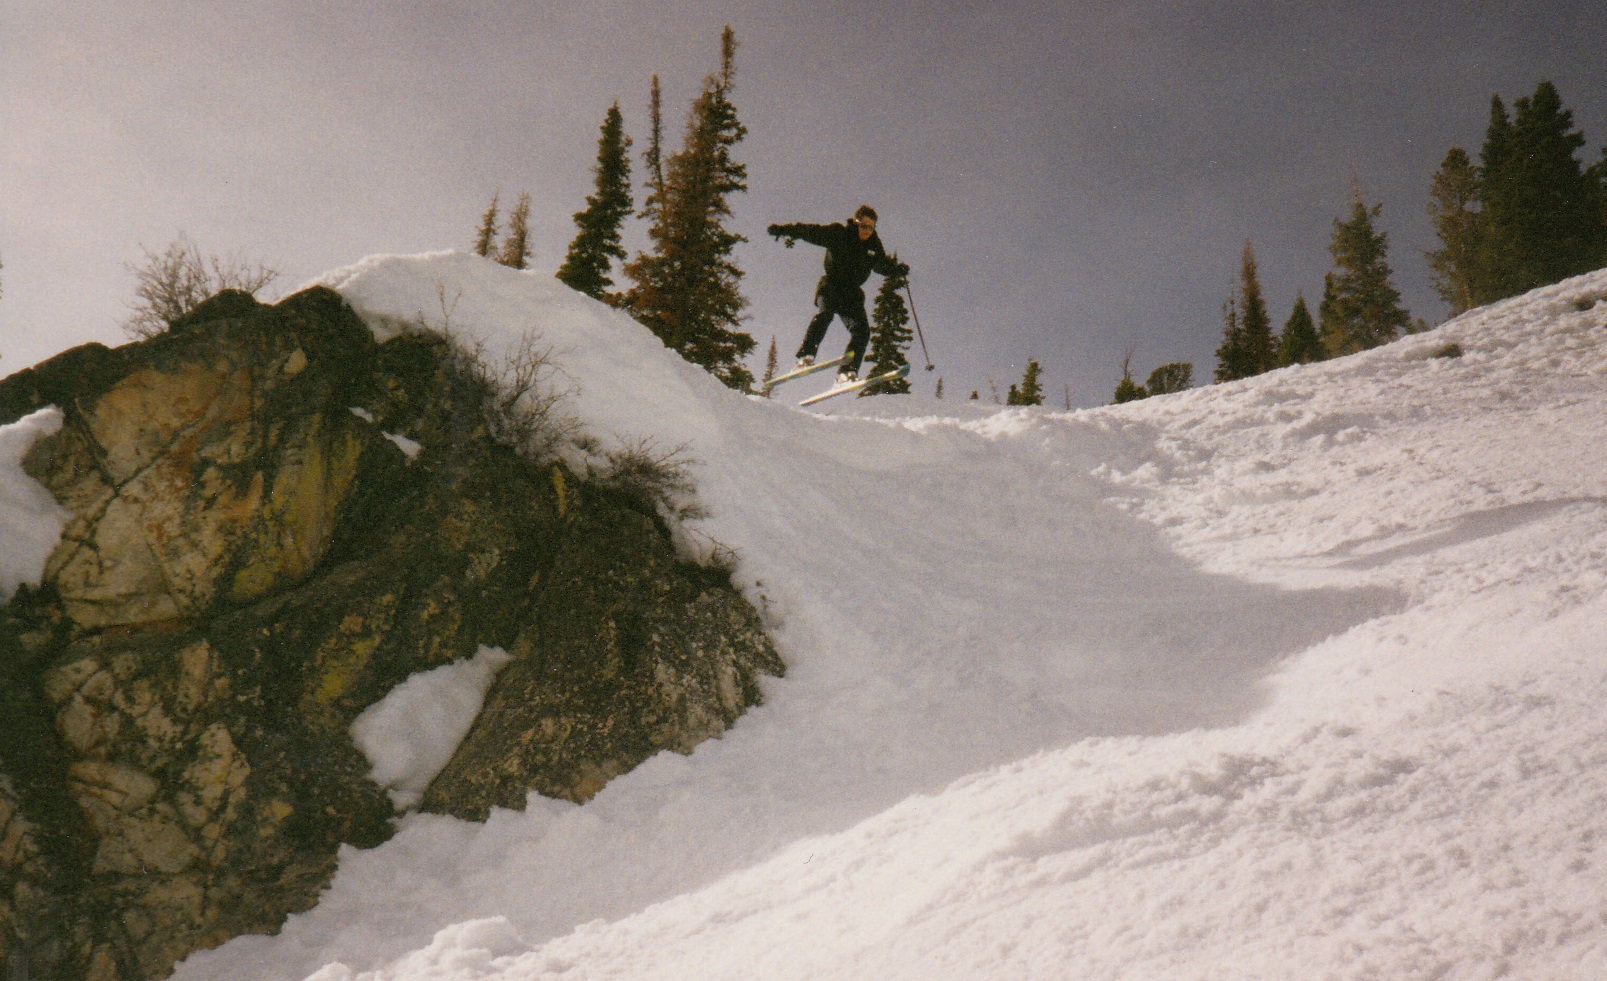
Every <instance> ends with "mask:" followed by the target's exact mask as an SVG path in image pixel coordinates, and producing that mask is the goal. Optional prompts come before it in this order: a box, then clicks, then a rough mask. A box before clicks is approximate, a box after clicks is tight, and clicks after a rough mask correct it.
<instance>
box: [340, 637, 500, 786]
mask: <svg viewBox="0 0 1607 981" xmlns="http://www.w3.org/2000/svg"><path fill="white" fill-rule="evenodd" d="M511 660H513V656H512V655H511V654H509V653H508V652H507V651H504V650H502V649H501V648H496V647H482V648H480V650H479V652H478V653H476V654H475V655H474V657H471V658H469V659H468V660H464V661H456V662H454V663H452V664H443V665H441V666H440V667H438V668H431V669H430V670H428V671H420V672H418V673H417V674H414V675H413V676H412V677H410V678H407V679H406V680H404V681H403V682H402V683H401V684H399V685H397V686H396V687H395V688H392V689H391V691H390V693H389V694H387V695H386V696H385V697H384V698H382V699H380V700H379V701H377V702H375V703H374V704H373V705H370V706H369V707H368V708H366V709H364V710H363V713H362V714H361V715H359V716H358V717H357V718H356V719H354V720H353V721H352V726H351V733H352V742H353V743H355V744H356V745H357V748H358V749H360V750H362V751H363V755H364V756H366V757H368V762H370V763H372V764H373V765H374V769H373V772H372V773H371V774H370V776H371V777H372V779H373V781H374V782H375V783H377V784H379V785H380V786H381V787H384V788H385V789H386V790H388V791H390V795H391V800H393V801H395V802H396V806H397V807H398V808H399V809H401V810H407V809H409V808H412V807H414V806H416V805H417V804H418V802H419V800H420V798H422V797H423V796H424V790H425V788H427V787H429V785H430V781H431V780H434V779H435V777H436V775H437V774H439V773H440V772H441V771H442V770H443V769H445V768H446V765H447V764H448V763H450V762H451V761H452V754H453V753H455V752H457V748H458V744H459V743H461V742H463V737H464V736H466V735H468V734H469V728H470V727H471V726H473V725H474V719H475V716H477V715H479V714H480V706H481V705H483V704H484V703H485V694H486V692H488V691H490V690H491V682H493V681H495V680H496V677H497V671H498V670H500V669H501V668H502V666H503V665H505V664H507V663H508V662H509V661H511Z"/></svg>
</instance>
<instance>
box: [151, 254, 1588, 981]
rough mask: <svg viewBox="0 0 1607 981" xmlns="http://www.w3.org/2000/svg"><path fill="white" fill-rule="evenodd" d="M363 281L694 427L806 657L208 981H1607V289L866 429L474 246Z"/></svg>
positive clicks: (865, 404) (359, 288)
mask: <svg viewBox="0 0 1607 981" xmlns="http://www.w3.org/2000/svg"><path fill="white" fill-rule="evenodd" d="M324 281H325V282H327V283H328V284H330V285H332V286H334V287H335V288H337V289H338V290H339V291H340V292H341V293H342V294H343V295H344V296H346V298H347V299H348V301H349V302H351V303H352V304H353V306H354V307H355V308H356V309H357V310H358V311H359V312H360V313H361V314H363V316H364V317H365V319H367V320H368V321H369V322H370V323H371V324H372V325H373V326H374V327H375V329H376V331H377V332H381V333H382V334H383V332H384V331H386V330H390V329H395V326H396V325H397V324H398V323H402V322H405V321H408V320H420V319H422V320H424V321H425V322H429V321H430V320H431V319H432V316H433V317H434V318H435V319H437V320H438V321H439V322H438V323H436V324H435V326H448V327H450V329H451V330H453V331H454V332H456V333H459V334H461V335H462V336H464V337H466V338H468V339H471V340H478V341H479V342H480V343H482V344H483V345H485V346H486V347H487V349H488V350H491V351H493V352H494V351H495V350H499V349H509V348H510V347H512V346H513V345H515V344H516V343H517V339H518V337H519V336H520V335H521V334H522V333H523V332H524V331H526V330H527V329H535V330H536V331H538V332H539V333H540V335H541V338H542V342H543V343H544V344H546V345H547V346H548V347H550V349H551V351H552V354H553V356H554V358H555V359H556V360H557V361H558V362H559V364H560V365H561V366H562V367H563V370H564V377H565V382H564V384H565V385H566V386H567V387H568V389H569V403H568V404H569V407H570V409H571V410H572V411H573V412H574V413H575V415H576V416H577V417H578V418H580V419H582V420H583V421H584V422H585V423H586V424H587V426H588V427H589V428H590V429H591V431H592V432H593V434H594V435H595V436H596V437H598V439H599V440H601V441H602V442H604V443H607V442H609V441H617V442H627V443H628V442H630V441H633V440H642V439H649V440H652V441H654V442H655V443H656V444H657V445H660V446H662V447H665V448H675V447H684V450H683V452H684V454H685V455H686V456H687V458H688V459H690V460H691V461H692V462H693V468H692V469H693V475H694V476H695V478H696V480H697V482H698V486H699V494H700V498H701V503H702V504H703V506H704V507H705V508H706V509H707V511H708V512H709V517H708V518H707V519H705V520H702V521H699V522H696V523H694V524H692V525H689V526H688V527H687V528H686V529H684V531H685V534H684V537H685V539H686V544H687V546H688V547H689V548H699V547H714V545H713V543H718V545H719V546H720V547H724V548H729V549H731V550H733V551H734V552H735V554H736V556H737V558H738V578H739V580H740V583H741V585H742V586H743V588H744V589H745V591H746V592H747V594H748V595H749V597H750V599H752V600H753V601H754V602H755V603H756V604H758V605H760V606H761V608H762V609H764V610H765V611H766V612H767V616H768V617H769V619H770V622H771V625H772V629H773V632H774V635H775V637H776V640H777V643H778V646H779V647H780V649H781V651H782V653H783V656H784V657H785V658H786V660H787V662H788V665H789V673H788V676H787V678H786V679H785V680H784V681H772V682H770V683H769V686H768V688H767V704H766V705H765V706H763V707H761V708H759V709H756V710H754V711H752V712H750V713H749V714H748V715H747V716H745V717H744V718H743V719H742V720H741V722H739V723H738V725H736V727H735V728H733V729H732V730H731V731H730V732H729V733H727V735H726V736H725V737H724V738H722V739H719V740H715V741H711V742H708V743H705V744H703V745H702V746H701V747H699V749H698V750H697V751H696V752H695V753H694V754H693V755H692V756H690V757H680V756H675V755H671V754H664V755H660V756H659V757H656V758H654V759H652V760H650V761H648V762H647V763H646V764H644V765H642V766H641V767H639V768H638V769H637V770H636V771H634V772H632V773H630V774H628V775H626V776H624V777H621V778H618V779H617V780H615V781H614V782H613V783H612V784H610V785H609V786H608V787H607V788H606V789H605V790H604V791H603V792H602V793H600V794H599V795H598V796H597V797H596V798H595V799H594V800H593V801H591V802H590V803H588V804H587V805H585V806H584V807H576V806H573V805H569V804H559V803H555V802H550V801H544V800H540V799H532V800H531V801H530V804H529V806H528V808H527V809H526V810H525V811H523V812H511V811H498V812H495V813H494V814H493V816H492V817H491V819H490V820H489V821H487V822H486V823H484V824H481V825H476V824H469V823H465V822H460V821H456V820H452V819H446V818H440V817H433V816H427V815H413V816H410V817H408V818H406V819H405V820H404V823H403V825H402V827H401V829H400V832H399V833H398V834H397V836H396V837H395V838H394V839H393V840H392V841H391V842H389V843H387V844H386V845H384V846H382V847H380V848H376V849H373V850H371V851H366V852H358V851H347V852H346V853H345V854H344V856H343V860H342V865H341V871H340V873H339V874H338V876H337V878H336V880H335V883H334V884H333V886H332V887H331V888H330V890H329V891H328V892H327V894H326V895H325V897H324V899H323V900H322V902H321V903H320V905H319V906H318V907H317V908H316V909H314V910H313V911H311V912H309V913H307V914H305V915H301V916H297V917H293V918H292V919H291V921H290V922H289V923H288V924H287V926H286V928H285V929H284V931H283V932H282V934H281V935H280V936H278V937H273V938H267V937H245V938H239V939H237V940H235V941H232V942H230V943H229V944H226V945H225V946H223V947H221V948H219V949H218V950H215V951H211V952H208V953H205V954H198V955H195V956H193V957H191V958H190V960H189V961H187V962H185V963H184V964H182V965H181V966H180V968H179V970H178V973H177V974H176V975H175V976H176V977H177V978H179V979H181V981H194V979H202V978H216V979H223V978H235V979H237V978H262V979H281V978H282V979H300V978H307V977H309V976H311V977H314V978H317V979H318V981H352V979H358V978H361V979H365V981H380V979H385V981H413V979H424V978H429V979H432V981H442V979H464V981H467V979H476V981H479V979H504V981H513V979H520V981H523V979H535V978H547V977H563V978H569V979H575V978H700V979H701V978H745V979H746V978H756V977H762V978H798V979H805V978H808V979H821V978H843V979H849V978H869V977H875V978H911V979H914V978H966V979H973V978H1000V979H1005V978H1009V979H1017V978H1035V977H1037V978H1063V977H1077V978H1084V979H1098V978H1112V979H1114V978H1123V979H1132V978H1167V979H1169V981H1170V979H1188V978H1200V979H1204V978H1269V979H1270V978H1289V977H1302V978H1310V977H1324V978H1372V977H1445V978H1484V977H1520V978H1558V979H1562V978H1569V979H1578V978H1589V977H1607V902H1604V900H1607V885H1604V884H1607V859H1604V857H1603V855H1602V854H1601V843H1602V840H1603V836H1604V832H1607V817H1604V816H1603V815H1604V814H1607V721H1604V720H1603V715H1602V712H1601V709H1600V707H1601V705H1602V704H1603V703H1604V701H1607V657H1604V650H1603V647H1604V643H1607V642H1604V641H1603V640H1602V638H1603V637H1607V562H1604V557H1607V506H1604V505H1607V488H1604V482H1607V478H1604V473H1607V467H1604V464H1607V448H1604V445H1603V441H1602V439H1601V437H1600V434H1601V433H1602V432H1604V431H1607V398H1604V395H1607V381H1604V379H1607V353H1604V352H1607V345H1604V343H1603V342H1604V341H1607V271H1604V272H1601V273H1596V274H1593V275H1590V276H1586V277H1581V278H1579V279H1575V280H1571V281H1569V282H1565V283H1562V284H1559V285H1557V286H1554V287H1550V288H1547V289H1544V290H1540V291H1537V292H1535V293H1532V294H1529V295H1527V296H1524V297H1520V298H1517V299H1514V300H1511V301H1508V302H1505V303H1502V304H1498V305H1495V306H1492V307H1489V308H1485V309H1482V310H1478V311H1474V312H1472V313H1469V314H1467V315H1464V316H1463V317H1461V318H1458V319H1457V320H1454V321H1452V322H1450V323H1449V324H1446V325H1445V326H1443V327H1441V328H1439V329H1438V330H1435V331H1431V332H1429V333H1426V334H1422V335H1416V336H1412V337H1408V338H1405V339H1402V340H1401V341H1398V342H1396V343H1394V344H1391V345H1388V346H1386V347H1384V348H1380V349H1376V350H1373V351H1370V352H1366V353H1364V354H1361V355H1357V356H1354V357H1350V358H1346V359H1343V360H1340V361H1336V362H1328V363H1324V364H1319V365H1312V366H1305V367H1297V368H1292V369H1286V370H1283V371H1278V372H1274V373H1271V374H1268V375H1265V376H1261V377H1259V378H1255V379H1251V380H1248V381H1245V382H1240V383H1235V384H1231V385H1221V386H1213V387H1209V388H1203V389H1195V390H1192V391H1189V392H1185V393H1181V394H1178V395H1174V396H1167V397H1162V398H1156V399H1151V400H1147V401H1144V402H1138V403H1132V404H1129V405H1125V406H1120V407H1110V408H1102V409H1097V410H1088V411H1079V412H1069V413H1063V412H1053V411H1046V410H1043V409H995V408H992V407H978V406H975V405H968V404H957V405H951V404H949V403H943V402H934V401H929V400H925V401H923V400H920V399H916V398H913V397H897V398H880V399H872V400H864V401H861V402H856V403H851V404H848V405H842V404H831V403H828V405H829V408H828V410H827V413H826V414H824V415H811V414H807V413H803V412H799V411H796V410H795V409H793V408H791V407H790V406H788V405H786V404H782V403H781V402H779V401H778V402H767V401H763V400H758V399H753V398H747V397H743V396H741V395H738V394H736V393H733V392H730V391H728V390H726V389H724V388H722V387H721V386H720V385H719V384H718V383H716V382H715V381H713V380H712V379H710V378H708V377H707V376H705V375H703V374H702V373H701V372H699V371H698V370H697V369H695V368H692V367H690V366H689V365H686V364H684V363H683V362H681V361H680V360H679V359H678V358H676V357H674V356H673V355H671V354H669V353H668V352H666V351H665V350H664V349H663V348H662V347H661V346H660V345H659V344H658V343H657V342H656V341H655V340H654V339H653V338H652V337H651V336H650V335H648V334H647V333H646V332H645V331H642V330H641V329H640V328H638V327H636V326H635V325H634V324H632V323H631V322H629V321H628V320H626V319H625V318H623V317H621V316H620V315H618V314H617V313H614V312H613V311H610V310H607V309H606V308H604V307H602V306H601V305H597V304H592V303H590V302H589V301H586V300H584V299H583V298H579V297H577V296H575V295H574V294H571V293H568V292H567V291H564V290H563V289H562V288H561V287H559V286H557V284H555V283H554V282H552V281H550V280H548V279H547V278H545V277H542V276H538V275H533V274H528V273H518V272H514V271H512V270H507V269H504V268H502V267H499V266H496V265H495V264H492V263H488V262H485V261H483V260H480V259H477V258H475V257H471V256H465V255H459V254H442V255H432V256H422V257H408V258H398V257H392V258H380V259H373V260H368V261H366V262H364V263H362V264H360V265H358V266H355V267H352V268H350V269H346V270H341V271H338V272H335V273H331V274H330V275H329V276H327V277H325V280H324ZM786 394H787V395H788V396H791V397H801V395H802V394H803V393H802V392H800V393H798V394H797V395H794V394H793V393H790V392H788V393H786Z"/></svg>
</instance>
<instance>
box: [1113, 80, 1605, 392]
mask: <svg viewBox="0 0 1607 981" xmlns="http://www.w3.org/2000/svg"><path fill="white" fill-rule="evenodd" d="M1513 110H1514V111H1513V112H1511V113H1509V112H1508V111H1507V108H1506V105H1505V103H1503V102H1502V100H1501V97H1500V96H1499V95H1496V96H1494V97H1493V98H1492V99H1491V105H1490V122H1489V125H1488V127H1487V128H1486V130H1485V137H1484V145H1483V147H1482V148H1481V149H1480V152H1479V159H1478V162H1477V163H1475V162H1474V160H1473V159H1472V157H1470V156H1469V154H1468V152H1467V151H1466V150H1464V149H1462V148H1461V147H1452V148H1451V149H1450V150H1449V151H1448V152H1447V153H1446V155H1445V159H1444V161H1443V162H1442V163H1441V165H1440V168H1439V170H1438V172H1436V173H1435V175H1434V177H1433V180H1432V182H1431V185H1430V189H1429V203H1428V212H1429V216H1430V218H1431V219H1432V221H1433V223H1434V230H1435V233H1436V234H1437V236H1438V237H1439V241H1440V248H1438V249H1435V250H1433V251H1430V252H1428V253H1427V254H1426V258H1427V260H1428V265H1429V271H1430V274H1431V277H1432V281H1433V284H1434V289H1435V291H1436V292H1437V293H1438V294H1439V296H1440V298H1441V299H1442V300H1444V301H1445V303H1446V304H1447V305H1448V306H1449V307H1450V314H1451V316H1456V315H1457V314H1460V313H1463V312H1465V311H1467V310H1470V309H1472V308H1473V307H1477V306H1483V305H1484V304H1487V303H1493V302H1495V301H1497V300H1502V299H1506V298H1507V297H1512V296H1517V295H1519V294H1521V293H1526V292H1528V291H1529V290H1532V289H1535V288H1536V287H1539V286H1545V285H1548V284H1550V283H1555V282H1558V281H1560V280H1563V279H1567V278H1568V277H1570V276H1576V275H1579V274H1580V273H1585V272H1589V271H1591V270H1593V269H1598V268H1601V267H1602V266H1604V265H1607V149H1604V151H1603V154H1602V159H1601V160H1599V161H1597V162H1596V163H1594V164H1592V165H1589V166H1587V165H1585V164H1584V163H1583V162H1581V161H1580V160H1579V159H1578V157H1577V156H1576V153H1577V151H1579V150H1580V149H1581V148H1583V147H1584V146H1585V137H1584V135H1583V134H1582V133H1580V132H1579V131H1577V130H1576V129H1575V128H1574V125H1573V115H1572V113H1570V112H1568V110H1567V109H1565V108H1563V104H1562V98H1561V96H1560V95H1559V93H1558V91H1557V87H1556V86H1555V85H1554V84H1552V83H1551V82H1549V81H1543V82H1541V83H1540V84H1539V86H1538V88H1536V90H1535V93H1534V95H1532V96H1529V97H1526V98H1520V99H1517V100H1516V101H1515V102H1514V104H1513ZM1382 207H1383V206H1382V205H1381V204H1373V205H1370V206H1369V204H1368V203H1367V201H1366V200H1365V198H1364V196H1363V194H1362V191H1361V188H1360V185H1359V184H1358V183H1357V182H1355V181H1354V180H1353V181H1352V188H1351V202H1350V209H1349V213H1348V214H1347V215H1346V216H1345V217H1343V218H1336V219H1334V229H1333V236H1332V238H1331V240H1330V242H1329V253H1330V254H1331V255H1332V257H1333V262H1334V268H1333V271H1331V272H1329V273H1327V274H1326V275H1325V276H1324V277H1323V290H1322V298H1321V301H1320V302H1319V303H1318V307H1317V315H1316V317H1315V318H1314V317H1313V316H1312V313H1311V309H1310V307H1309V306H1308V305H1307V302H1306V298H1305V294H1304V293H1303V292H1302V293H1299V294H1297V295H1296V297H1295V303H1294V308H1293V309H1292V310H1291V311H1290V313H1289V317H1288V319H1287V320H1285V321H1284V324H1283V329H1282V331H1281V332H1279V333H1276V334H1274V333H1273V330H1272V320H1271V317H1270V315H1269V312H1268V309H1267V304H1266V300H1265V298H1264V296H1263V293H1262V290H1261V284H1260V280H1259V277H1258V275H1257V269H1256V259H1255V249H1254V247H1253V245H1252V244H1251V243H1250V242H1245V244H1244V250H1243V252H1242V254H1241V256H1240V262H1239V274H1238V278H1237V281H1236V283H1235V285H1234V288H1233V290H1232V292H1231V294H1230V296H1229V297H1228V299H1227V300H1226V301H1225V302H1224V303H1223V307H1222V321H1223V331H1222V344H1221V346H1220V347H1218V348H1217V351H1216V359H1217V364H1216V371H1215V379H1216V381H1218V382H1225V381H1233V380H1236V379H1240V378H1249V377H1252V376H1254V375H1258V374H1261V373H1262V372H1265V371H1270V370H1272V369H1273V368H1282V367H1287V366H1289V365H1295V364H1306V363H1310V362H1313V361H1321V360H1325V359H1327V358H1335V357H1340V356H1343V355H1346V354H1353V353H1355V352H1357V351H1363V350H1366V349H1368V348H1371V347H1376V346H1378V345H1380V344H1385V343H1387V342H1389V341H1392V340H1394V339H1395V338H1396V337H1398V336H1400V335H1401V334H1403V333H1411V332H1414V331H1417V330H1424V329H1427V326H1428V325H1427V324H1426V322H1424V321H1422V320H1421V319H1419V320H1413V319H1412V318H1411V316H1410V314H1409V313H1408V312H1407V310H1406V309H1405V307H1403V306H1402V305H1401V295H1400V292H1399V291H1398V290H1396V289H1395V287H1394V285H1393V282H1392V280H1393V275H1394V274H1393V271H1392V270H1391V268H1390V265H1389V262H1388V251H1389V239H1388V236H1387V235H1386V234H1385V233H1384V232H1382V231H1380V230H1379V229H1378V227H1377V222H1378V218H1379V215H1380V212H1381V210H1382ZM1130 359H1131V353H1130V352H1129V354H1128V355H1127V357H1126V358H1124V359H1123V363H1122V377H1121V380H1120V381H1118V382H1117V385H1116V391H1115V397H1114V398H1113V401H1115V402H1129V401H1132V400H1134V399H1139V398H1144V397H1146V396H1148V395H1154V394H1160V392H1161V391H1175V390H1176V389H1175V388H1171V387H1170V386H1171V385H1172V384H1173V383H1174V382H1175V378H1176V375H1177V373H1178V372H1179V371H1180V370H1182V369H1189V368H1190V367H1191V366H1190V365H1187V364H1179V365H1164V366H1162V368H1160V369H1157V373H1158V374H1161V375H1162V376H1163V377H1159V378H1158V377H1157V375H1155V374H1152V375H1151V377H1150V383H1149V384H1148V385H1147V386H1146V385H1139V384H1137V383H1136V382H1135V381H1134V380H1133V378H1132V374H1131V371H1130V369H1129V362H1130ZM1168 372H1170V373H1171V377H1165V376H1166V373H1168ZM1182 377H1183V378H1185V379H1186V378H1187V372H1186V371H1183V372H1182ZM1157 382H1159V383H1160V389H1159V390H1157V389H1156V383H1157ZM1183 387H1185V388H1186V387H1188V385H1187V382H1186V381H1185V382H1184V384H1183Z"/></svg>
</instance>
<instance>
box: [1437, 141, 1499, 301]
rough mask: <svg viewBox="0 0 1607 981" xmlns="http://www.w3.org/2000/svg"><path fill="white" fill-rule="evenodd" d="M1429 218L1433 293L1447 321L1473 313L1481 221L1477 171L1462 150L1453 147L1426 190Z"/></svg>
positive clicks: (1482, 234)
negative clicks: (1434, 241)
mask: <svg viewBox="0 0 1607 981" xmlns="http://www.w3.org/2000/svg"><path fill="white" fill-rule="evenodd" d="M1428 214H1429V218H1430V219H1431V220H1432V221H1433V222H1434V231H1435V232H1436V233H1437V234H1438V235H1439V237H1440V245H1441V247H1440V248H1439V249H1437V250H1435V251H1433V252H1429V253H1428V254H1427V255H1428V268H1429V271H1430V273H1431V275H1432V278H1433V280H1434V291H1435V292H1437V293H1438V294H1439V295H1440V299H1442V300H1444V301H1445V302H1446V304H1448V305H1449V306H1450V308H1451V316H1453V317H1454V316H1456V315H1457V314H1459V313H1462V312H1463V311H1465V310H1470V309H1472V308H1473V307H1474V306H1475V305H1476V303H1475V293H1474V290H1475V288H1476V287H1478V286H1479V285H1480V283H1481V271H1480V269H1479V266H1478V262H1479V257H1480V255H1481V253H1482V251H1483V248H1484V238H1485V234H1486V226H1485V216H1484V213H1483V211H1481V210H1480V209H1479V172H1478V169H1477V168H1475V167H1474V166H1473V161H1472V160H1470V159H1469V158H1468V155H1467V151H1466V150H1463V149H1462V148H1461V147H1452V148H1451V149H1450V150H1449V151H1448V152H1447V153H1446V154H1445V160H1444V161H1443V162H1442V163H1441V164H1440V169H1439V172H1438V173H1436V174H1435V175H1434V182H1433V184H1432V185H1431V186H1430V188H1429V204H1428Z"/></svg>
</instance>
